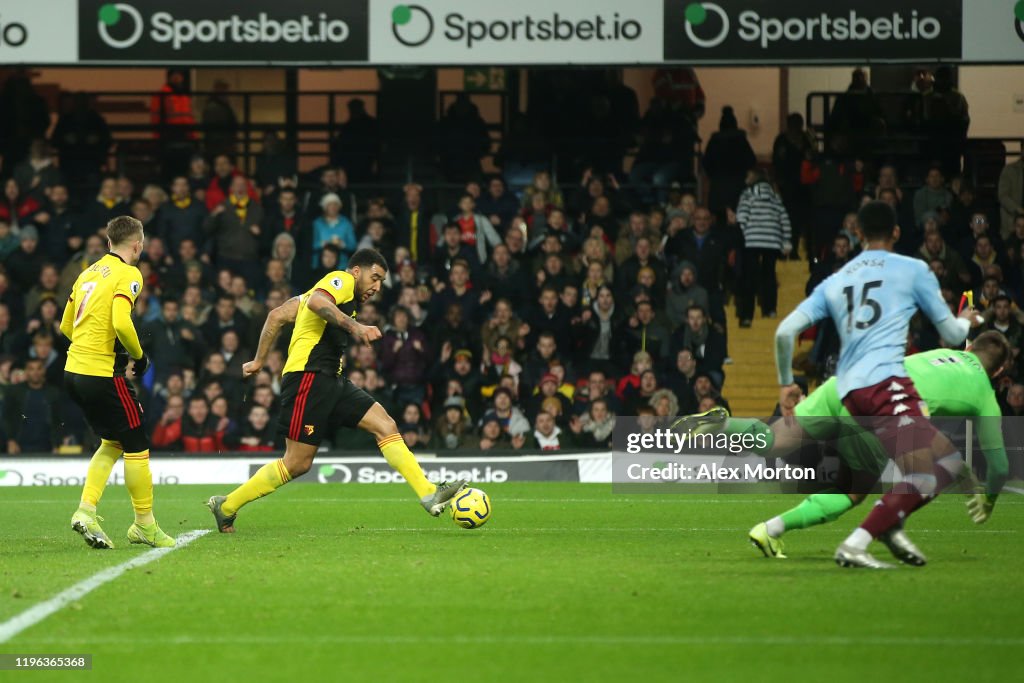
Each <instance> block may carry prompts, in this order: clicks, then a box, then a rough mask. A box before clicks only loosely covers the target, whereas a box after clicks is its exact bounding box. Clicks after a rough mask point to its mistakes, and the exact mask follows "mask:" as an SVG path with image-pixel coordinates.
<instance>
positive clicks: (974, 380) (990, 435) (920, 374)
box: [796, 349, 1009, 495]
mask: <svg viewBox="0 0 1024 683" xmlns="http://www.w3.org/2000/svg"><path fill="white" fill-rule="evenodd" d="M904 365H905V367H906V369H907V374H908V375H909V376H910V379H911V380H912V381H913V382H914V386H915V387H916V388H917V393H918V394H920V396H921V398H922V399H924V402H925V403H926V404H927V406H928V412H929V413H930V414H931V415H933V416H935V417H973V418H977V419H975V420H974V423H975V425H976V427H977V432H978V441H979V443H980V444H981V452H982V455H983V456H984V457H985V462H986V463H987V465H988V476H987V481H986V487H985V488H986V492H987V493H988V494H989V495H996V494H998V493H999V491H1000V490H1002V488H1003V484H1004V483H1005V482H1006V479H1007V477H1008V475H1009V461H1008V460H1007V457H1006V448H1005V446H1004V444H1003V432H1002V425H1001V421H1000V420H1001V417H1002V413H1001V411H1000V410H999V403H998V402H997V401H996V395H995V391H993V389H992V382H991V380H990V379H989V377H988V374H986V372H985V368H984V367H982V365H981V363H980V362H979V361H978V358H977V356H975V355H974V354H973V353H970V352H969V351H956V350H953V349H936V350H934V351H926V352H924V353H917V354H914V355H913V356H908V357H907V358H906V359H905V360H904ZM796 415H797V417H799V418H800V424H801V426H802V427H803V428H804V431H806V432H807V433H808V434H809V435H810V436H811V438H814V439H818V440H836V441H837V446H838V450H839V453H840V457H841V458H843V459H844V460H846V461H847V464H849V465H850V466H851V467H853V468H854V469H876V468H878V467H879V466H881V467H884V462H885V457H886V456H885V451H884V450H883V449H882V445H881V444H880V443H879V442H878V439H876V438H875V436H874V435H873V434H869V433H867V432H865V431H863V430H860V429H858V428H856V427H855V426H854V425H853V421H852V419H851V417H850V413H849V411H847V410H846V407H845V406H844V405H843V403H842V401H841V400H840V398H839V391H838V389H837V385H836V379H835V377H832V378H830V379H829V380H828V381H826V382H825V383H824V384H822V385H821V386H820V387H818V388H817V389H815V390H814V391H813V392H812V393H811V395H810V396H808V397H807V398H806V399H805V400H804V401H801V402H800V404H798V405H797V407H796ZM825 416H827V417H829V418H837V417H838V418H844V419H840V420H835V419H815V418H820V417H825ZM878 471H881V470H880V469H879V470H878Z"/></svg>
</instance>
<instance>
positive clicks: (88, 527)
mask: <svg viewBox="0 0 1024 683" xmlns="http://www.w3.org/2000/svg"><path fill="white" fill-rule="evenodd" d="M120 457H121V444H120V443H118V442H116V441H109V440H107V439H102V440H101V441H100V447H99V448H97V449H96V452H95V453H93V456H92V460H90V461H89V471H88V472H87V473H86V475H85V485H84V486H83V487H82V500H81V502H80V503H79V504H78V509H77V510H76V511H75V514H73V515H72V516H71V528H72V529H73V530H75V531H77V532H78V533H79V534H81V535H82V538H83V539H84V540H85V543H86V545H88V546H89V547H90V548H96V549H97V550H106V549H110V548H113V547H114V544H113V542H112V541H111V540H110V537H109V536H107V534H106V533H104V531H103V528H102V527H101V526H100V522H101V521H102V520H103V518H102V517H99V516H98V515H97V514H96V506H97V505H99V503H100V498H102V497H103V489H104V488H106V486H107V479H109V478H110V471H111V470H112V469H114V463H116V462H117V459H118V458H120Z"/></svg>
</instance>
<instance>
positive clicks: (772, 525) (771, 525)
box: [764, 517, 786, 538]
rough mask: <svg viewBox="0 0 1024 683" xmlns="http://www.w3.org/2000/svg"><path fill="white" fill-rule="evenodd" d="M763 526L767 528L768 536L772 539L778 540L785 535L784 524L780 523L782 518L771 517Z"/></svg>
mask: <svg viewBox="0 0 1024 683" xmlns="http://www.w3.org/2000/svg"><path fill="white" fill-rule="evenodd" d="M764 525H765V526H766V527H767V528H768V535H769V536H771V537H772V538H778V537H779V536H781V535H782V534H784V533H786V523H785V522H783V521H782V517H772V518H771V519H769V520H768V521H767V522H765V523H764Z"/></svg>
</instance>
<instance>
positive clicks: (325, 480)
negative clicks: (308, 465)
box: [316, 463, 352, 484]
mask: <svg viewBox="0 0 1024 683" xmlns="http://www.w3.org/2000/svg"><path fill="white" fill-rule="evenodd" d="M316 480H317V481H319V482H320V483H321V484H331V483H336V484H347V483H349V482H350V481H352V470H350V469H349V468H348V467H347V466H345V465H342V464H340V463H338V464H335V465H320V467H319V469H317V471H316Z"/></svg>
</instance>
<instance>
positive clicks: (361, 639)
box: [26, 633, 1024, 648]
mask: <svg viewBox="0 0 1024 683" xmlns="http://www.w3.org/2000/svg"><path fill="white" fill-rule="evenodd" d="M67 640H68V639H67V638H51V637H46V638H31V639H26V642H29V643H33V644H41V645H43V644H53V643H66V642H67ZM87 642H88V643H90V644H99V643H114V644H116V643H126V642H131V643H136V644H137V643H159V644H163V645H238V644H243V645H275V644H278V643H302V644H305V645H333V644H345V645H379V644H380V643H390V644H408V645H420V644H431V645H453V644H454V645H459V644H461V645H510V644H518V645H635V646H641V647H643V646H651V647H657V646H665V645H698V646H708V645H778V646H798V647H806V646H813V645H820V646H850V645H862V646H877V647H893V646H908V647H913V646H916V647H937V646H941V647H974V648H977V647H1020V646H1022V645H1024V638H1022V637H1012V636H1011V637H1001V636H997V637H993V638H978V637H970V636H966V637H960V636H948V637H945V636H824V635H822V636H818V635H807V636H799V635H798V636H742V635H739V636H734V635H722V636H716V635H695V636H686V635H679V636H672V635H632V636H626V635H624V636H615V635H610V636H601V635H575V636H574V635H535V634H533V635H519V634H508V635H492V636H488V635H480V636H457V635H452V636H433V635H395V634H386V635H361V634H352V635H347V634H338V635H322V634H321V635H302V634H299V635H296V634H289V633H280V634H276V635H241V634H232V635H223V634H202V635H198V634H197V635H191V634H178V635H159V636H148V635H146V634H142V633H138V634H135V633H133V634H132V635H131V636H124V637H122V636H113V637H111V636H103V635H98V636H90V637H89V638H88V640H87Z"/></svg>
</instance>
